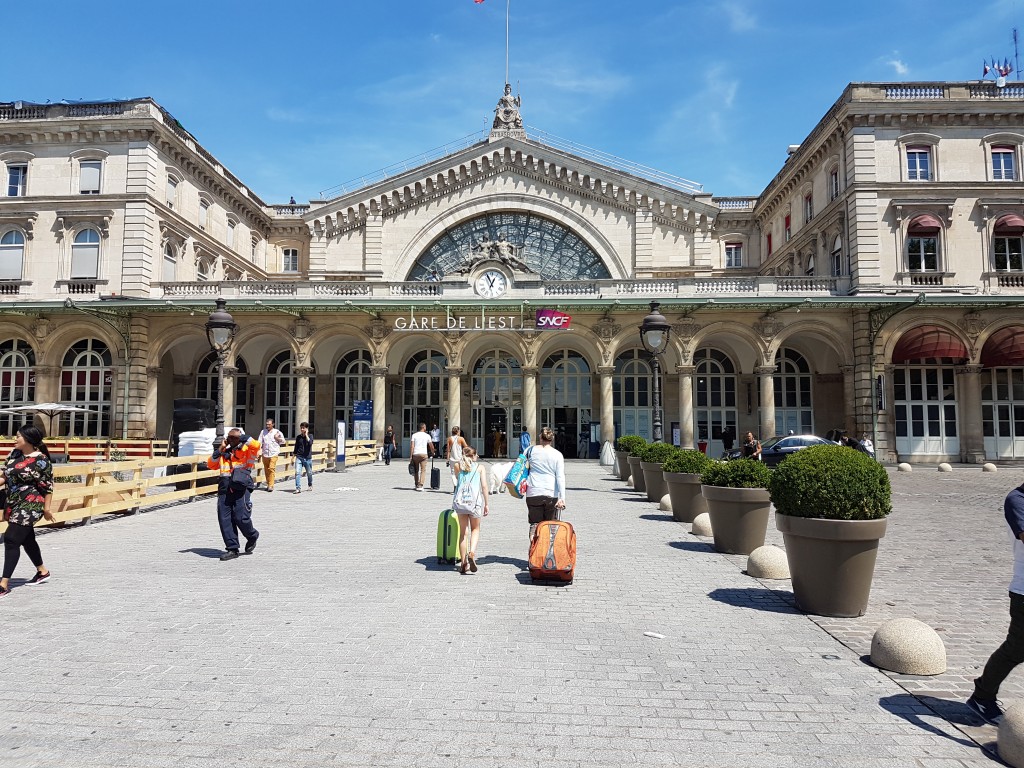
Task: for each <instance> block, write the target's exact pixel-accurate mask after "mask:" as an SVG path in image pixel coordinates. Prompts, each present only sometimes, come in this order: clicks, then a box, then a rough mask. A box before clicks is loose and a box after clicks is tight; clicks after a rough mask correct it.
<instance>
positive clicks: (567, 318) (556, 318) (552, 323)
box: [537, 309, 572, 331]
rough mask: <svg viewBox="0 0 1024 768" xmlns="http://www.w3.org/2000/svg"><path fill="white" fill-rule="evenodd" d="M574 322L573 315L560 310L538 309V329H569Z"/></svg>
mask: <svg viewBox="0 0 1024 768" xmlns="http://www.w3.org/2000/svg"><path fill="white" fill-rule="evenodd" d="M571 322H572V315H567V314H565V312H559V311H558V310H557V309H538V310H537V330H538V331H562V330H568V329H569V324H570V323H571Z"/></svg>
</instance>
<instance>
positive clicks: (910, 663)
mask: <svg viewBox="0 0 1024 768" xmlns="http://www.w3.org/2000/svg"><path fill="white" fill-rule="evenodd" d="M871 663H872V664H874V665H875V666H876V667H878V668H879V669H887V670H889V671H890V672H898V673H899V674H901V675H941V674H942V673H943V672H945V671H946V646H945V645H943V644H942V638H941V637H939V635H938V633H937V632H936V631H935V630H934V629H932V628H931V627H929V626H928V625H927V624H925V623H924V622H923V621H918V620H917V619H910V618H903V619H889V621H887V622H885V623H884V624H883V625H882V626H880V627H879V628H878V629H877V630H876V631H875V636H874V637H872V638H871Z"/></svg>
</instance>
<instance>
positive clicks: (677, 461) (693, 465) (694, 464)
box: [661, 449, 715, 475]
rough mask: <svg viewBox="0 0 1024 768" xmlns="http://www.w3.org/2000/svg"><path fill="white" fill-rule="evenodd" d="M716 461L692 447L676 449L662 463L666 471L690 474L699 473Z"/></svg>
mask: <svg viewBox="0 0 1024 768" xmlns="http://www.w3.org/2000/svg"><path fill="white" fill-rule="evenodd" d="M714 463H715V460H714V459H711V458H708V457H707V456H705V455H704V454H703V453H701V452H700V451H694V450H692V449H688V450H683V451H676V452H675V453H673V454H672V455H671V456H670V457H669V459H668V461H666V462H665V463H664V464H663V465H662V467H661V468H662V469H663V470H664V471H665V472H682V473H684V474H688V475H699V474H702V473H703V472H704V470H706V469H708V468H709V467H711V466H712V465H713V464H714Z"/></svg>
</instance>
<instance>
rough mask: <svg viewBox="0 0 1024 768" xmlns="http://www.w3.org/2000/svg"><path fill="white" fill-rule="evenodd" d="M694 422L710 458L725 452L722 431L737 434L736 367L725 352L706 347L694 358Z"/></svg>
mask: <svg viewBox="0 0 1024 768" xmlns="http://www.w3.org/2000/svg"><path fill="white" fill-rule="evenodd" d="M693 365H694V382H693V390H694V392H693V395H694V398H693V399H694V406H693V418H694V427H695V429H694V434H695V435H696V437H697V442H698V443H702V442H703V443H707V444H708V447H707V454H708V455H709V456H718V455H720V454H721V452H722V450H723V449H722V430H723V429H724V428H725V427H729V429H730V431H731V432H732V434H733V435H734V436H737V432H736V365H735V364H734V363H733V361H732V358H730V357H729V356H728V355H727V354H725V352H722V351H721V350H719V349H712V348H708V347H704V348H702V349H698V350H697V351H696V353H694V355H693Z"/></svg>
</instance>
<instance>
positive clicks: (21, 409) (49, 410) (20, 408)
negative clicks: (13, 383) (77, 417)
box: [3, 403, 96, 436]
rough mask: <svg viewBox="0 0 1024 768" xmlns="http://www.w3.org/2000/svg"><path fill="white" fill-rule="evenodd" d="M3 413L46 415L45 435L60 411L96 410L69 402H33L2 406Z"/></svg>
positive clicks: (48, 432) (90, 411)
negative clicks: (47, 421) (47, 422)
mask: <svg viewBox="0 0 1024 768" xmlns="http://www.w3.org/2000/svg"><path fill="white" fill-rule="evenodd" d="M3 413H23V414H28V413H33V414H35V413H38V414H39V415H41V416H46V417H47V418H48V419H49V424H47V428H46V434H47V436H50V435H51V434H52V432H53V417H54V416H59V415H60V414H62V413H96V411H94V410H92V409H91V408H82V407H81V406H78V405H71V404H70V403H35V404H34V405H16V406H13V407H10V408H4V409H3Z"/></svg>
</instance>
